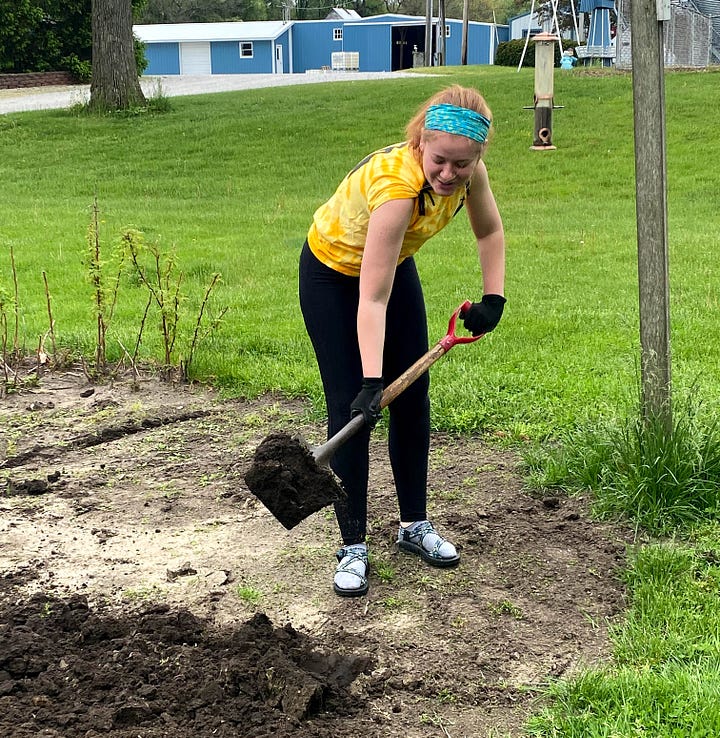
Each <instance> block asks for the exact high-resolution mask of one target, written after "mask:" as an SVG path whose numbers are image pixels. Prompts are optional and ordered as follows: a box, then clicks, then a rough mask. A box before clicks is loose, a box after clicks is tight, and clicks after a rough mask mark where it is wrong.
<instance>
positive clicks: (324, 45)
mask: <svg viewBox="0 0 720 738" xmlns="http://www.w3.org/2000/svg"><path fill="white" fill-rule="evenodd" d="M331 15H334V14H331ZM339 15H340V16H342V17H328V18H325V19H323V20H311V21H289V22H286V21H254V22H247V23H245V22H242V21H240V22H226V23H169V24H155V25H136V26H134V29H133V30H134V32H135V35H136V36H137V37H138V38H139V39H140V41H142V42H143V43H145V45H146V51H145V54H146V56H147V59H148V67H147V69H146V72H145V73H146V74H148V75H170V74H288V73H305V72H308V71H311V70H322V69H332V68H333V66H334V65H333V60H338V59H342V60H343V64H341V65H340V66H339V67H337V66H336V67H335V68H342V69H344V70H349V69H354V70H355V69H356V70H358V71H361V72H394V71H398V70H401V69H410V68H412V67H413V66H414V57H413V51H424V48H425V18H424V17H420V16H410V15H397V14H393V13H386V14H383V15H378V16H371V17H368V18H359V17H357V18H356V17H355V15H356V14H350V13H348V14H347V17H345V15H346V14H344V13H343V14H339ZM462 28H463V27H462V21H460V20H455V19H446V20H445V23H444V28H443V29H442V31H439V22H438V19H437V18H434V19H433V20H432V33H433V40H432V49H433V54H434V56H436V53H437V49H438V34H439V33H441V32H442V33H443V34H444V35H443V38H442V40H443V41H444V49H445V59H444V63H445V64H446V65H459V64H460V62H461V53H462ZM507 40H508V27H507V26H499V25H496V24H493V23H478V22H475V21H470V22H469V24H468V47H467V51H468V53H467V63H468V64H493V63H494V60H495V51H496V49H497V45H498V43H499V42H501V41H507ZM348 60H351V62H348ZM436 63H437V60H436ZM348 64H351V65H350V66H348Z"/></svg>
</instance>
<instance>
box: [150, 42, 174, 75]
mask: <svg viewBox="0 0 720 738" xmlns="http://www.w3.org/2000/svg"><path fill="white" fill-rule="evenodd" d="M145 57H146V58H147V61H148V65H147V68H146V69H145V74H152V75H162V74H180V44H178V43H162V44H148V45H147V46H146V47H145Z"/></svg>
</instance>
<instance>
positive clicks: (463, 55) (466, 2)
mask: <svg viewBox="0 0 720 738" xmlns="http://www.w3.org/2000/svg"><path fill="white" fill-rule="evenodd" d="M493 12H494V11H493ZM469 17H470V0H463V16H462V49H461V51H460V64H462V65H463V66H465V65H466V64H467V55H468V25H469V23H468V19H469Z"/></svg>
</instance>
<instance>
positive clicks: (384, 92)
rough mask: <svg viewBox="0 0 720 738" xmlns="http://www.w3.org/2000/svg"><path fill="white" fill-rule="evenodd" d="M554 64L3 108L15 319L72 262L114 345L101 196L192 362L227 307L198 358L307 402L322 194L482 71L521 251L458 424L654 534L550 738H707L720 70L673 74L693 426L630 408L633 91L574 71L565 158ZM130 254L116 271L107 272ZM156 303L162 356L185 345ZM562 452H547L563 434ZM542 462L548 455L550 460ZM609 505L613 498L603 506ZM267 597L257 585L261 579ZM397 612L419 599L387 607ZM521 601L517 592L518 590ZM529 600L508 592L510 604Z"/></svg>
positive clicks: (499, 180) (125, 293)
mask: <svg viewBox="0 0 720 738" xmlns="http://www.w3.org/2000/svg"><path fill="white" fill-rule="evenodd" d="M533 75H534V71H533V70H530V69H523V70H521V71H520V72H516V71H515V70H514V69H502V68H490V67H468V68H463V69H460V68H454V69H444V70H438V73H437V74H434V75H431V76H429V77H418V78H417V79H398V80H392V81H387V80H382V81H368V82H352V83H347V84H337V83H333V84H314V85H308V86H297V87H289V88H272V89H267V90H256V91H247V92H234V93H223V94H216V95H210V96H201V97H200V96H199V97H189V98H176V99H174V100H173V101H172V105H171V110H170V111H169V112H166V113H165V114H163V115H137V116H132V117H129V116H128V117H118V116H109V117H105V118H92V117H88V116H85V115H79V114H77V113H68V112H64V111H56V112H42V113H23V114H16V115H10V116H3V117H0V177H1V178H2V183H3V184H2V193H3V197H2V198H0V224H1V225H0V314H2V315H3V316H4V317H5V319H9V331H10V334H11V335H12V323H13V312H12V304H11V302H9V301H8V299H7V296H8V295H10V296H12V293H13V290H14V286H13V284H12V279H11V271H10V269H9V263H10V249H11V248H12V251H13V253H14V257H15V262H16V269H17V277H18V291H19V317H20V332H21V337H22V341H23V343H24V345H25V347H26V348H28V349H29V350H32V349H34V347H35V346H36V345H37V341H38V337H39V336H41V335H43V334H44V333H46V331H47V329H48V317H47V305H46V298H45V292H44V287H43V281H42V274H43V272H45V273H46V275H47V278H48V282H49V286H50V293H51V298H52V306H53V317H54V319H55V334H56V337H57V340H58V342H59V345H62V346H63V347H66V348H70V349H72V350H73V351H82V352H83V353H85V355H86V356H92V354H93V348H94V340H95V339H94V332H95V323H94V317H93V308H92V298H93V293H92V289H91V286H90V283H89V280H88V278H87V271H88V268H87V266H84V265H83V264H84V263H87V255H86V254H87V242H86V234H87V231H88V226H89V223H90V220H91V212H92V206H93V201H94V198H95V197H97V201H98V205H99V207H100V211H101V223H100V239H101V243H102V245H103V258H104V259H105V260H106V262H109V261H110V257H111V255H112V251H113V245H114V244H115V243H117V242H118V241H119V239H120V236H121V234H122V233H123V232H124V231H125V230H127V229H128V228H134V229H138V230H139V231H141V232H142V233H143V234H144V238H145V240H146V241H147V242H148V243H152V244H156V245H157V248H158V250H159V251H161V252H162V253H163V254H168V255H170V254H172V256H173V258H174V264H175V268H176V269H177V274H178V275H179V274H180V273H182V275H183V276H182V295H183V301H182V307H181V317H182V320H181V322H180V325H179V337H178V344H177V347H176V349H175V356H176V358H177V359H178V360H179V359H180V358H182V353H183V351H186V350H187V345H188V342H189V340H190V336H191V334H192V331H193V329H194V327H195V323H196V316H197V314H198V310H199V309H200V306H201V305H202V304H203V295H204V292H205V289H206V286H207V284H208V282H209V280H210V279H211V278H212V275H213V274H214V273H220V274H221V275H222V282H221V283H220V285H219V286H218V287H217V288H216V289H215V290H213V293H212V295H211V298H210V304H209V305H208V311H209V313H210V314H211V315H218V314H219V312H220V311H221V310H222V308H224V307H225V306H227V308H228V311H227V313H226V314H225V316H224V318H223V321H222V323H221V325H220V326H219V327H218V328H217V329H216V330H214V331H212V333H211V335H210V336H209V337H208V338H207V339H206V340H205V341H204V342H203V343H202V346H201V348H200V350H199V351H198V354H197V355H196V356H195V358H194V363H193V371H194V374H195V375H196V376H198V377H200V378H205V379H211V380H212V381H214V382H215V383H216V384H217V385H218V386H219V387H221V388H223V390H224V391H225V392H227V393H228V394H233V395H247V396H254V395H257V394H259V393H262V392H265V391H267V390H275V391H279V392H282V393H285V394H287V395H288V396H301V397H307V398H309V399H310V400H311V402H312V403H313V407H314V411H315V413H316V415H317V417H322V414H323V406H322V395H321V390H320V382H319V377H318V373H317V369H316V366H315V362H314V359H313V356H312V351H311V348H310V345H309V341H308V339H307V337H306V336H305V333H304V329H303V325H302V319H301V316H300V312H299V308H298V304H297V296H296V294H297V293H296V265H297V257H298V254H299V250H300V247H301V244H302V242H303V240H304V237H305V233H306V231H307V227H308V225H309V223H310V220H311V217H312V213H313V211H314V209H315V208H316V207H317V206H318V205H319V204H320V203H321V202H322V201H323V200H324V199H325V198H326V197H327V196H328V195H329V194H331V192H332V191H333V189H334V187H335V185H336V183H337V181H338V179H339V178H340V177H342V176H343V175H344V174H345V172H346V171H347V170H348V169H349V168H350V167H352V166H353V165H354V164H355V163H356V162H357V161H358V160H359V159H360V158H361V157H362V156H364V155H365V154H366V153H367V152H368V151H370V150H372V149H374V148H376V147H379V146H382V145H384V144H387V143H389V142H392V141H395V140H401V139H402V138H403V127H404V125H405V121H406V119H407V118H408V117H409V115H410V114H411V113H412V111H413V110H414V109H415V107H416V106H417V105H418V104H419V103H420V102H421V101H422V100H424V99H425V98H426V97H427V96H428V95H430V94H431V93H432V92H434V91H435V90H437V89H438V88H440V87H442V86H445V85H447V84H450V83H452V82H459V83H461V84H470V85H475V86H477V87H478V88H479V89H480V90H481V91H483V93H484V94H485V95H486V97H487V99H488V101H489V103H490V105H491V107H492V109H493V112H494V115H495V127H496V133H495V137H494V140H493V142H492V144H491V147H490V149H489V152H488V155H487V164H488V168H489V171H490V176H491V181H492V185H493V189H494V191H495V194H496V197H497V200H498V203H499V206H500V209H501V212H502V214H503V218H504V222H505V227H506V232H507V244H508V280H507V295H508V304H507V309H506V315H505V317H504V319H503V321H502V323H501V325H500V327H499V328H498V329H497V330H496V331H495V332H494V333H493V334H491V335H489V336H487V337H486V338H484V339H483V340H482V341H481V342H479V343H478V344H474V345H472V346H465V347H458V348H456V349H454V350H453V352H452V353H451V354H450V355H449V356H448V357H446V358H443V360H442V361H441V362H438V364H436V365H435V366H434V367H433V368H432V370H431V373H432V378H433V382H432V390H431V391H432V401H433V421H434V423H435V426H436V428H437V429H443V430H449V431H457V432H487V433H492V434H494V435H496V436H498V437H502V438H508V439H511V440H514V441H527V440H530V441H534V442H535V443H537V444H541V445H540V446H538V447H539V448H540V451H535V453H536V457H535V460H534V462H533V460H532V459H530V461H529V464H530V468H531V472H532V474H533V476H534V477H535V481H536V483H538V484H540V485H549V484H555V485H563V486H565V487H567V488H570V489H572V488H592V489H593V490H595V493H596V495H597V497H596V499H597V503H598V512H601V513H603V514H605V515H609V516H627V517H629V518H630V519H631V520H633V521H634V522H635V524H636V525H637V527H638V532H639V533H642V534H643V535H644V533H643V531H650V532H651V533H671V532H672V533H674V534H675V535H676V537H677V540H671V541H669V542H666V543H662V544H659V543H657V542H655V543H653V542H651V541H652V539H647V541H648V545H646V546H644V547H639V548H638V550H637V552H636V553H635V554H634V556H633V560H632V566H631V568H630V570H629V572H628V574H627V584H628V596H629V609H628V612H627V614H626V617H625V618H624V619H623V621H622V622H618V623H616V624H614V625H613V628H612V638H613V643H614V649H615V650H614V658H613V660H612V663H610V664H608V665H607V667H605V668H598V669H592V670H590V669H589V670H587V671H585V672H583V673H581V674H580V675H579V676H577V677H576V678H573V679H569V680H567V681H563V682H558V683H557V684H555V685H553V687H552V688H551V690H550V691H549V693H548V694H546V695H544V698H543V702H542V704H541V705H539V708H538V709H539V712H538V714H537V715H536V716H535V717H534V718H533V719H532V720H531V721H530V722H529V723H528V731H529V733H530V734H532V735H536V736H542V737H543V738H545V737H547V738H550V737H553V738H555V737H558V738H559V737H560V736H562V737H577V738H581V737H582V738H594V737H595V736H598V737H599V736H603V737H604V738H605V737H607V738H625V737H626V736H627V737H628V738H630V737H631V736H633V737H634V736H641V735H645V736H653V738H665V736H667V738H681V737H682V738H696V737H697V738H701V737H705V736H708V737H709V736H716V735H718V734H720V710H718V707H717V705H718V704H720V700H719V699H718V698H719V696H720V695H719V694H718V692H719V690H720V669H719V667H720V648H719V643H718V640H719V638H720V622H719V620H718V618H719V617H720V616H718V615H717V613H718V612H720V609H719V608H717V606H716V603H717V598H718V596H719V595H720V565H719V563H718V562H720V529H719V528H718V524H717V522H716V521H715V518H716V516H717V511H718V506H717V500H716V498H717V482H718V479H717V477H718V471H717V466H718V463H720V462H718V452H717V448H718V447H719V446H720V444H719V443H718V438H717V427H718V426H717V424H716V423H717V420H716V418H717V411H716V409H715V408H717V405H718V400H719V399H720V332H719V331H718V330H717V316H718V307H720V254H719V252H718V250H717V248H716V245H717V243H718V242H719V240H720V239H719V236H720V221H719V220H718V217H717V212H716V210H717V162H718V161H720V156H719V155H720V137H718V136H717V125H716V121H715V117H714V104H715V102H716V101H717V89H718V81H720V76H719V75H718V71H717V70H714V71H711V72H701V73H697V72H673V73H669V74H667V75H666V103H667V105H666V107H667V159H668V209H669V243H670V279H671V285H670V297H671V327H672V362H673V380H674V389H675V392H676V395H678V396H680V397H686V396H692V397H693V398H695V399H694V401H697V402H698V403H699V404H698V405H696V407H697V406H701V407H703V408H710V410H707V411H705V412H704V413H703V417H702V418H699V417H698V415H697V414H696V413H695V412H693V411H692V409H691V408H692V407H693V405H688V406H685V407H683V406H680V408H679V410H678V411H676V415H675V425H674V428H673V432H672V433H671V434H669V435H668V434H666V433H665V432H664V431H663V432H660V429H658V428H657V427H655V428H653V427H652V426H647V425H643V424H642V423H640V422H639V421H638V420H636V418H637V417H639V413H638V411H637V409H634V408H632V407H631V408H630V410H629V411H628V410H624V409H623V408H627V406H628V404H627V402H626V400H625V398H626V397H627V395H628V388H632V387H636V386H637V382H638V377H637V366H638V365H639V325H638V320H639V318H638V307H637V303H638V294H637V293H638V288H637V259H636V241H635V228H636V221H635V208H634V196H635V189H634V188H635V184H634V153H633V105H632V80H631V77H630V76H629V75H625V74H614V73H610V74H606V75H602V76H590V75H585V74H583V73H582V70H576V71H574V72H569V73H558V74H556V77H555V79H556V83H555V103H556V104H557V105H562V106H564V107H562V108H559V109H557V110H556V111H555V112H554V115H553V142H554V143H555V144H556V146H557V147H558V148H557V150H556V151H551V152H534V151H531V150H530V148H529V147H530V145H531V143H532V134H533V113H532V111H531V110H527V109H525V106H528V105H530V104H532V93H533V86H534V85H533ZM418 264H419V269H420V273H421V277H422V280H423V284H424V288H425V293H426V298H427V304H428V312H429V316H430V318H429V320H430V334H431V337H436V338H440V337H441V336H442V335H443V334H444V332H445V329H446V326H447V320H448V318H449V315H450V313H451V312H452V310H453V309H454V308H455V307H456V306H457V305H458V304H459V303H460V302H462V300H464V299H466V298H477V297H478V296H479V294H480V290H481V281H480V276H479V270H478V266H477V258H476V255H475V253H474V246H473V243H472V237H471V234H470V230H469V227H468V225H467V222H466V219H465V218H464V217H459V218H457V219H456V220H455V222H453V223H452V224H451V225H450V226H449V227H448V228H447V229H446V230H445V231H444V232H443V233H441V234H439V235H438V236H437V237H436V238H435V239H433V241H432V242H430V243H429V244H428V245H427V246H426V247H425V248H424V249H423V250H422V251H421V253H420V254H419V256H418ZM104 268H105V269H108V270H109V267H108V266H107V265H106V266H105V267H104ZM146 300H147V294H146V292H144V291H143V289H142V287H141V285H140V284H139V283H138V281H137V279H135V280H132V279H130V278H129V277H126V278H125V279H124V281H123V286H122V290H121V294H120V300H119V302H118V307H117V313H116V316H115V318H114V320H113V322H112V324H111V326H110V329H109V331H108V356H109V358H110V359H112V358H113V357H114V358H119V357H120V356H121V354H122V351H121V349H120V343H122V344H123V345H125V346H131V345H132V344H133V342H134V339H135V337H136V334H137V330H138V327H139V322H140V316H141V315H142V311H143V309H144V305H145V302H146ZM157 320H158V317H157V315H156V314H154V315H153V317H152V320H151V323H152V329H153V330H154V333H152V334H151V333H150V332H149V328H148V333H147V334H146V335H145V337H144V342H143V351H144V352H145V353H144V354H143V356H142V358H144V359H146V360H147V359H150V358H152V359H154V360H156V361H157V360H160V359H161V358H162V341H161V340H160V338H159V335H158V331H157ZM538 447H536V448H538ZM529 456H532V453H530V454H529ZM603 506H604V507H603ZM238 596H239V597H240V598H241V599H244V600H246V601H247V602H248V603H251V601H252V600H253V599H254V596H255V593H254V592H251V591H250V590H248V591H247V592H242V591H238ZM381 604H382V605H383V606H384V607H386V608H389V609H402V607H403V606H404V603H401V602H400V601H397V600H396V599H395V598H387V599H386V600H385V601H383V603H381ZM510 604H511V603H510ZM510 604H508V607H510Z"/></svg>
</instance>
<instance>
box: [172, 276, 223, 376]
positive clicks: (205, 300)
mask: <svg viewBox="0 0 720 738" xmlns="http://www.w3.org/2000/svg"><path fill="white" fill-rule="evenodd" d="M219 280H220V274H218V273H217V272H216V273H215V274H213V276H212V280H211V281H210V284H209V285H208V286H207V289H206V290H205V296H204V297H203V301H202V304H201V305H200V311H199V312H198V317H197V321H196V322H195V330H194V331H193V337H192V341H191V342H190V350H189V351H188V357H187V361H186V362H185V365H184V367H183V368H182V375H183V378H184V379H186V380H187V379H188V373H189V371H190V365H191V364H192V361H193V356H194V354H195V347H196V346H197V344H198V342H199V341H200V340H202V339H203V338H205V337H206V336H207V335H209V333H210V332H211V331H212V330H213V329H214V328H215V327H216V326H217V325H218V323H219V322H220V320H222V317H223V315H225V313H226V312H227V308H226V307H225V308H223V309H222V310H221V312H220V315H219V316H218V317H217V318H216V319H215V320H213V321H212V322H211V324H210V326H209V327H208V330H207V331H205V333H204V334H203V335H202V336H199V333H200V325H201V324H202V319H203V314H204V313H205V308H206V307H207V304H208V300H209V299H210V293H211V292H212V291H213V288H214V287H215V285H216V284H217V283H218V281H219Z"/></svg>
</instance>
